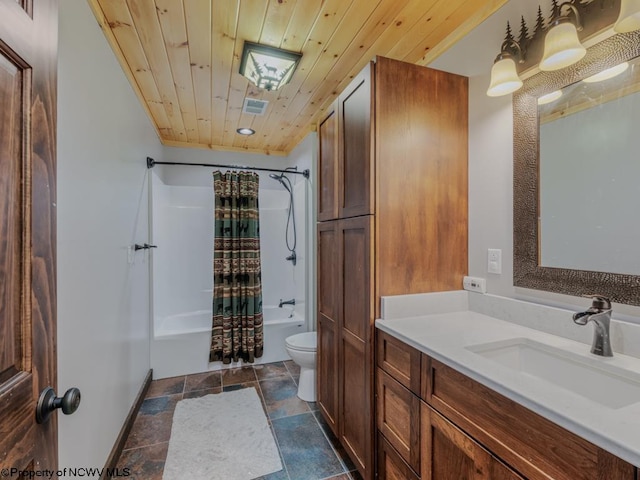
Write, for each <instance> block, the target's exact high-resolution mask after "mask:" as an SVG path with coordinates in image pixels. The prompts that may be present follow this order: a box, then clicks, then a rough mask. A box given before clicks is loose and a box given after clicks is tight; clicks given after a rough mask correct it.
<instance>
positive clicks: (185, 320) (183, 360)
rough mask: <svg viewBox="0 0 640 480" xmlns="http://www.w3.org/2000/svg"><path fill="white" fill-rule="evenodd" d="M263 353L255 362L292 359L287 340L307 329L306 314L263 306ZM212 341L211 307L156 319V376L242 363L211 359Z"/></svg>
mask: <svg viewBox="0 0 640 480" xmlns="http://www.w3.org/2000/svg"><path fill="white" fill-rule="evenodd" d="M263 318H264V353H263V355H262V357H261V358H258V359H256V361H255V363H256V364H261V363H271V362H278V361H282V360H289V355H288V354H287V351H286V349H285V344H284V340H285V339H286V338H287V337H288V336H290V335H294V334H296V333H300V332H305V331H306V325H305V321H304V318H302V317H301V316H300V315H298V314H297V313H294V311H293V309H292V308H291V307H289V306H285V307H283V308H278V307H277V306H267V307H264V309H263ZM210 343H211V311H210V310H197V311H193V312H187V313H181V314H178V315H171V316H168V317H161V318H157V319H156V324H155V328H154V332H153V337H152V341H151V349H150V350H151V365H152V366H153V378H154V379H158V378H167V377H175V376H177V375H189V374H192V373H199V372H206V371H210V370H219V369H222V368H230V367H235V366H239V364H231V365H223V364H222V362H213V363H209V345H210Z"/></svg>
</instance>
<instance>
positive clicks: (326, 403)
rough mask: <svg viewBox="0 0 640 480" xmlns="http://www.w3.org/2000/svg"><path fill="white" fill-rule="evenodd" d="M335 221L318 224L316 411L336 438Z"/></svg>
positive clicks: (337, 264) (338, 286)
mask: <svg viewBox="0 0 640 480" xmlns="http://www.w3.org/2000/svg"><path fill="white" fill-rule="evenodd" d="M338 223H339V222H338V221H337V220H336V221H332V222H322V223H319V224H318V283H317V288H318V295H317V296H318V317H317V318H318V362H317V367H316V368H317V369H316V375H317V381H318V388H317V392H318V399H317V401H318V407H319V408H320V412H322V415H323V416H324V418H325V420H326V422H327V423H328V424H329V426H330V427H331V429H332V430H333V433H334V434H335V435H338V421H339V420H338V386H339V374H340V371H339V363H338V345H339V344H338V338H339V334H340V332H339V330H338V315H339V314H340V311H339V305H338V300H339V298H341V296H342V294H341V271H339V267H340V258H339V256H340V250H339V243H338Z"/></svg>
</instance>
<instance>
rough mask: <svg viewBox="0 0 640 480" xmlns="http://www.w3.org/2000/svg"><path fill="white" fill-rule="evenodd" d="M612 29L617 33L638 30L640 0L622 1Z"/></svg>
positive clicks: (639, 23) (639, 24)
mask: <svg viewBox="0 0 640 480" xmlns="http://www.w3.org/2000/svg"><path fill="white" fill-rule="evenodd" d="M613 29H614V30H615V31H616V32H617V33H628V32H633V31H634V30H639V29H640V0H622V1H621V3H620V15H618V19H617V20H616V24H615V25H614V26H613Z"/></svg>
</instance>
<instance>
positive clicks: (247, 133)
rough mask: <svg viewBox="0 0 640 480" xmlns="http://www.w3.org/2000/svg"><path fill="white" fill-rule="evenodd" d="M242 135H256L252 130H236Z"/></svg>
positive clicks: (243, 128)
mask: <svg viewBox="0 0 640 480" xmlns="http://www.w3.org/2000/svg"><path fill="white" fill-rule="evenodd" d="M236 132H238V133H239V134H240V135H253V134H254V133H256V131H255V130H253V129H252V128H247V127H242V128H239V129H237V130H236Z"/></svg>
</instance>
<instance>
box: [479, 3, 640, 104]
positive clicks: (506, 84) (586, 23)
mask: <svg viewBox="0 0 640 480" xmlns="http://www.w3.org/2000/svg"><path fill="white" fill-rule="evenodd" d="M547 1H550V2H551V11H550V14H549V16H548V17H546V18H545V17H543V15H542V9H541V7H538V14H537V17H536V21H535V25H534V26H533V28H532V31H531V33H530V32H529V27H528V25H527V23H526V22H525V20H524V17H523V18H522V20H521V22H520V32H519V35H517V36H516V35H512V34H511V28H510V26H509V23H507V37H506V38H505V40H504V42H503V43H502V46H501V47H500V54H499V55H498V57H497V58H496V60H495V62H494V65H493V67H492V69H491V82H490V85H489V89H488V90H487V95H489V96H499V95H507V94H509V93H512V92H515V91H516V90H518V88H520V85H521V78H520V76H521V75H522V73H523V72H527V71H529V70H531V69H533V68H536V67H537V68H539V69H540V70H542V71H554V70H559V69H562V68H565V67H568V66H569V65H573V64H574V63H576V62H577V61H579V60H580V59H582V58H583V57H584V56H585V54H586V49H585V47H584V45H582V43H581V40H580V39H581V38H591V37H592V36H593V35H596V34H598V33H600V32H602V31H603V30H606V29H607V28H608V27H611V26H613V25H614V24H615V28H616V30H617V31H622V30H621V29H622V28H625V29H627V28H628V29H632V28H634V27H631V26H627V25H635V28H636V29H640V0H547ZM616 18H617V19H618V20H617V21H616ZM629 19H630V20H629ZM627 20H629V21H630V22H631V23H630V24H628V23H626V22H627ZM633 22H637V24H634V23H633ZM625 31H628V30H625ZM578 32H580V36H578ZM509 58H510V60H509Z"/></svg>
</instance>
